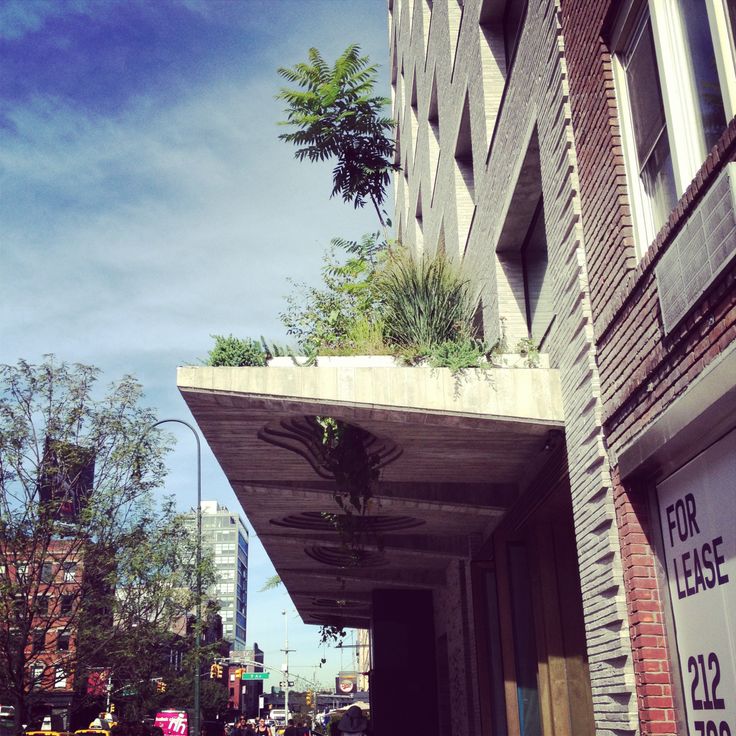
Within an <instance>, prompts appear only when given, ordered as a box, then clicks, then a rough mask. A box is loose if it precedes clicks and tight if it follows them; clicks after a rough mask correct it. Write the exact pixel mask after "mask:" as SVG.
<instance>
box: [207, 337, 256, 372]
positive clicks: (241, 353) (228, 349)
mask: <svg viewBox="0 0 736 736" xmlns="http://www.w3.org/2000/svg"><path fill="white" fill-rule="evenodd" d="M211 337H212V338H213V339H214V341H215V346H214V347H213V348H212V350H210V352H209V356H208V358H207V365H212V366H233V367H239V366H264V365H266V358H267V357H268V356H267V354H266V351H265V350H264V348H263V345H262V344H261V343H260V342H258V341H257V340H251V339H250V338H239V337H233V336H232V335H228V336H227V337H225V336H224V335H212V336H211Z"/></svg>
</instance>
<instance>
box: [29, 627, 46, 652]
mask: <svg viewBox="0 0 736 736" xmlns="http://www.w3.org/2000/svg"><path fill="white" fill-rule="evenodd" d="M31 636H32V638H31V654H38V653H39V652H42V651H43V650H44V649H45V648H46V632H45V631H44V629H35V630H34V631H33V634H32V635H31Z"/></svg>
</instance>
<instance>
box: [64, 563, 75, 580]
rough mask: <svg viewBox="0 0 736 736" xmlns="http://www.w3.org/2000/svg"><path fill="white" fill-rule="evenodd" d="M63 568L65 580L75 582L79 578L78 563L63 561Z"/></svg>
mask: <svg viewBox="0 0 736 736" xmlns="http://www.w3.org/2000/svg"><path fill="white" fill-rule="evenodd" d="M61 568H62V570H63V571H64V582H65V583H73V582H74V581H75V580H76V579H77V563H76V562H63V563H62V564H61Z"/></svg>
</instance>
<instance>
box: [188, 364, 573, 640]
mask: <svg viewBox="0 0 736 736" xmlns="http://www.w3.org/2000/svg"><path fill="white" fill-rule="evenodd" d="M177 384H178V387H179V390H180V392H181V393H182V395H183V397H184V399H185V401H186V402H187V405H188V406H189V408H190V410H191V412H192V414H193V416H194V418H195V420H196V421H197V424H198V425H199V427H200V429H201V431H202V433H203V435H204V437H205V439H206V440H207V442H208V443H209V446H210V448H211V449H212V451H213V453H214V454H215V456H216V458H217V460H218V461H219V463H220V465H221V467H222V469H223V471H224V472H225V474H226V476H227V478H228V480H229V482H230V484H231V485H232V487H233V489H234V491H235V494H236V496H237V498H238V500H239V501H240V503H241V504H242V507H243V509H244V511H245V513H246V515H247V517H248V520H249V521H250V523H251V524H252V526H253V528H254V530H255V532H256V534H257V535H258V537H259V538H260V540H261V542H262V543H263V546H264V547H265V549H266V552H267V553H268V555H269V557H270V558H271V560H272V562H273V564H274V566H275V568H276V570H277V572H278V574H279V575H280V577H281V580H282V582H283V584H284V585H285V586H286V588H287V590H288V591H289V594H290V595H291V598H292V600H293V601H294V604H295V605H296V607H297V609H298V610H299V613H300V615H301V617H302V619H303V620H304V621H305V623H313V624H339V625H344V626H351V627H356V628H366V627H368V625H369V622H370V615H371V611H370V602H371V593H372V591H373V590H374V589H376V588H392V587H398V588H435V587H437V586H441V585H442V584H443V583H444V580H445V572H446V569H447V566H448V564H449V563H450V561H452V560H454V559H457V558H463V557H469V556H471V555H472V554H473V551H474V550H475V549H477V547H478V546H479V545H480V544H481V543H482V541H483V540H484V539H486V538H487V537H488V535H489V534H490V533H491V532H492V531H493V529H494V528H495V527H496V526H497V524H498V523H499V521H500V520H501V518H502V517H503V515H504V514H505V513H506V511H507V510H508V509H509V508H510V507H511V506H512V505H513V504H514V502H515V501H516V499H517V498H518V496H519V493H520V491H521V490H523V488H524V486H525V483H526V481H527V480H529V479H530V478H532V477H533V476H534V475H535V474H536V471H537V470H538V469H539V468H540V467H541V466H542V465H543V464H544V462H545V460H546V458H547V456H548V450H549V448H550V444H551V443H552V442H553V441H554V439H553V438H555V437H557V436H560V434H561V430H563V427H564V423H563V415H562V401H561V396H560V385H559V375H558V373H557V371H556V370H552V369H542V368H493V369H487V370H469V371H464V372H463V373H460V374H457V375H453V374H452V373H451V372H450V371H449V370H447V369H433V368H415V367H413V368H403V367H392V368H331V367H330V368H327V367H325V368H312V367H309V368H306V367H305V368H297V367H293V368H273V367H271V368H211V367H184V368H179V370H178V377H177ZM314 416H320V417H333V418H335V419H339V420H343V421H345V422H348V423H350V424H352V425H357V426H359V427H360V428H362V429H363V430H366V431H368V432H370V433H371V434H372V435H374V436H375V437H377V438H379V440H382V441H384V442H385V443H386V444H387V445H388V446H390V447H393V448H394V449H395V450H396V451H398V452H400V455H399V456H398V457H397V458H396V459H395V460H393V461H392V462H390V463H389V464H387V465H385V467H383V468H382V469H381V474H380V479H379V481H378V484H377V487H376V488H375V490H374V492H373V498H372V501H371V503H370V506H369V510H368V513H367V516H366V519H367V520H365V521H361V522H360V523H361V524H362V525H363V526H361V530H362V532H363V533H362V534H361V540H362V542H361V547H362V550H363V552H362V554H361V559H360V560H359V561H357V562H356V560H355V558H354V556H353V557H352V558H350V557H349V556H348V555H346V553H345V548H344V545H342V544H341V537H340V534H339V532H338V531H337V530H336V529H335V526H334V520H333V521H331V520H330V519H331V517H330V516H329V515H334V514H336V513H339V508H338V507H337V505H336V503H335V500H334V498H333V493H334V491H335V488H336V485H335V482H334V481H331V480H329V479H325V478H324V477H321V476H320V475H319V474H318V473H317V472H316V471H315V470H314V469H313V467H312V465H310V463H309V462H307V460H306V459H305V458H304V457H303V456H302V455H301V454H299V453H298V452H294V451H292V450H290V449H284V447H282V446H278V445H276V444H272V443H271V442H270V441H267V440H266V439H264V437H266V436H269V433H270V432H275V433H276V434H277V435H279V434H280V433H282V430H283V429H284V428H286V429H287V430H289V428H290V427H292V426H297V427H298V426H299V423H300V422H301V421H303V418H304V417H314ZM287 434H288V431H287Z"/></svg>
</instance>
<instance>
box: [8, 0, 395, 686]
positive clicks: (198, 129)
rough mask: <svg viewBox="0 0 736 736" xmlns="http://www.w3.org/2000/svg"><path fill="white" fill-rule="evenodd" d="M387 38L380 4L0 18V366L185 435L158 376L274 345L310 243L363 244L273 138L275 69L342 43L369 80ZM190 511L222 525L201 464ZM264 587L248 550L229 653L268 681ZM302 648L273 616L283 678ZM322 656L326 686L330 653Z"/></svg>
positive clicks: (337, 1) (269, 638)
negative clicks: (119, 390) (141, 412)
mask: <svg viewBox="0 0 736 736" xmlns="http://www.w3.org/2000/svg"><path fill="white" fill-rule="evenodd" d="M387 36H388V32H387V27H386V3H385V2H384V0H324V1H322V0H294V1H291V0H265V1H260V0H181V1H180V2H174V1H173V0H145V1H143V0H125V1H124V2H116V1H115V0H68V1H64V0H51V1H49V2H46V1H42V0H0V251H1V252H2V261H0V294H1V295H2V296H1V297H0V299H1V300H2V301H1V302H0V304H1V305H2V317H1V318H0V362H2V363H15V362H16V361H17V360H18V359H19V358H25V359H27V360H30V361H39V360H41V359H42V356H43V355H44V354H47V353H54V354H55V355H56V356H57V358H58V359H60V360H66V361H70V362H84V363H91V364H94V365H97V366H99V367H100V368H102V369H103V370H104V378H105V379H106V380H110V381H111V380H113V379H115V378H118V377H120V376H121V375H122V374H124V373H133V374H135V375H136V376H137V377H138V378H139V379H140V380H141V382H142V383H143V384H144V387H145V389H146V395H147V401H148V403H150V404H151V405H153V406H155V407H157V409H158V411H159V415H160V416H161V417H175V418H181V419H189V417H190V415H189V413H188V411H187V409H186V405H185V404H184V402H183V400H182V399H181V397H180V396H179V393H178V391H177V390H176V387H175V370H176V366H177V365H184V364H192V363H198V362H199V361H200V360H202V359H204V358H205V357H206V355H207V352H208V350H209V348H210V346H211V343H212V341H211V338H210V335H212V334H229V333H233V334H235V335H238V336H243V337H245V336H251V337H258V336H259V335H265V336H266V337H267V338H269V339H273V340H277V341H279V342H283V341H284V340H285V335H284V332H283V328H282V326H281V324H280V323H279V320H278V313H279V311H280V310H281V309H282V307H283V304H284V302H283V297H284V295H285V294H287V293H288V291H289V288H290V287H289V285H288V283H287V277H289V276H292V277H297V278H300V279H306V280H307V281H316V279H317V277H318V273H319V265H320V257H321V254H322V251H323V249H324V247H325V246H326V245H327V243H328V242H329V240H330V238H332V237H334V236H338V235H339V236H344V237H351V238H353V237H359V236H360V235H361V234H362V233H364V232H369V231H373V230H375V229H377V226H376V222H375V217H374V216H373V215H372V214H371V212H370V211H367V210H366V211H358V212H356V211H354V210H353V209H352V207H350V206H348V205H345V204H343V203H342V202H341V201H338V200H330V199H329V193H330V189H331V181H330V175H329V167H327V166H316V165H314V164H307V163H301V164H300V163H299V162H297V161H296V160H295V159H294V158H293V151H292V150H291V149H290V148H288V147H287V146H286V145H285V144H283V143H281V142H280V141H278V140H277V135H278V133H279V129H278V127H277V125H276V122H277V121H278V120H279V119H280V117H281V108H282V105H281V103H279V102H277V101H275V100H274V95H275V94H276V92H277V91H278V88H279V87H280V85H281V80H280V78H279V76H278V74H277V72H276V69H277V68H278V67H279V66H290V65H292V64H294V63H296V62H298V61H301V60H302V59H304V58H305V57H306V51H307V49H308V48H309V47H310V46H316V47H317V48H319V49H320V51H322V53H323V55H324V56H325V57H326V58H328V59H330V60H331V59H334V57H335V56H336V55H337V54H338V53H339V52H340V51H341V50H343V49H344V48H345V46H347V45H348V44H349V43H358V44H360V46H361V47H362V49H363V50H364V51H365V52H366V53H368V54H369V55H370V56H371V58H372V60H374V61H376V62H378V63H379V64H381V66H382V74H383V79H384V81H385V80H386V77H387V66H388V49H387ZM385 92H386V94H387V93H388V87H387V83H386V88H385ZM174 434H176V435H177V437H179V438H180V441H179V443H178V446H177V448H176V450H175V451H174V453H173V454H172V457H171V473H170V476H169V481H168V485H167V489H166V490H167V491H168V492H174V493H176V495H177V497H178V498H179V499H180V502H181V506H182V508H186V507H189V506H191V505H193V504H194V501H195V485H194V473H195V464H194V454H193V450H192V447H191V446H190V445H191V443H192V442H193V440H192V439H191V438H190V437H187V436H186V430H185V429H182V430H178V429H175V430H174ZM203 495H204V497H205V498H215V499H217V500H219V501H220V502H221V503H224V504H225V505H227V506H229V507H230V508H231V509H233V508H238V507H239V506H238V504H237V502H236V500H235V497H234V495H233V493H232V491H231V490H230V488H229V485H228V484H227V481H226V480H225V478H224V476H223V475H222V473H221V472H220V470H219V468H218V466H217V464H216V462H215V461H214V459H213V458H212V456H211V454H210V453H209V450H208V449H207V448H205V457H204V478H203ZM272 574H273V568H272V567H271V566H270V563H269V562H268V560H267V558H266V556H265V554H264V552H263V550H262V548H261V546H260V544H259V543H258V542H257V540H256V539H255V537H254V536H251V555H250V583H249V604H250V605H249V614H250V618H249V623H248V640H249V642H252V641H254V640H255V641H257V642H258V644H259V645H260V646H261V648H263V649H264V650H265V652H266V658H267V663H268V664H270V665H272V666H277V667H278V666H279V664H280V660H281V655H280V654H279V652H278V649H279V648H280V647H282V646H283V617H282V616H281V615H280V614H281V610H283V609H285V608H286V609H290V604H289V601H288V598H287V597H286V595H285V593H284V592H283V591H275V592H272V593H268V594H259V593H258V592H257V591H258V589H259V588H260V587H261V585H262V584H263V581H265V580H266V579H267V578H268V577H269V576H270V575H272ZM290 610H292V611H293V608H291V609H290ZM276 614H278V615H276ZM317 639H318V636H317V629H316V628H315V627H305V626H303V625H301V624H300V622H299V619H298V617H296V615H295V614H290V619H289V645H290V647H291V648H295V649H296V650H297V651H296V652H295V653H293V654H292V655H291V664H292V665H293V666H294V671H295V672H296V673H298V674H303V675H305V676H307V675H308V676H310V677H311V676H312V674H313V671H314V668H315V667H316V666H317V665H318V663H319V659H320V657H321V656H323V652H322V651H321V650H320V649H319V648H318V647H317ZM325 656H326V657H327V660H328V662H327V664H326V665H325V666H324V667H323V668H321V669H317V670H316V672H317V676H318V677H319V678H320V679H322V680H323V681H324V682H325V684H327V683H328V682H329V680H330V677H332V676H334V673H335V672H336V671H337V670H338V669H340V668H341V667H345V668H348V665H349V663H350V655H349V654H348V653H343V654H342V661H341V653H340V652H337V651H331V652H329V651H328V652H327V653H326V654H325ZM333 682H334V681H333Z"/></svg>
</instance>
